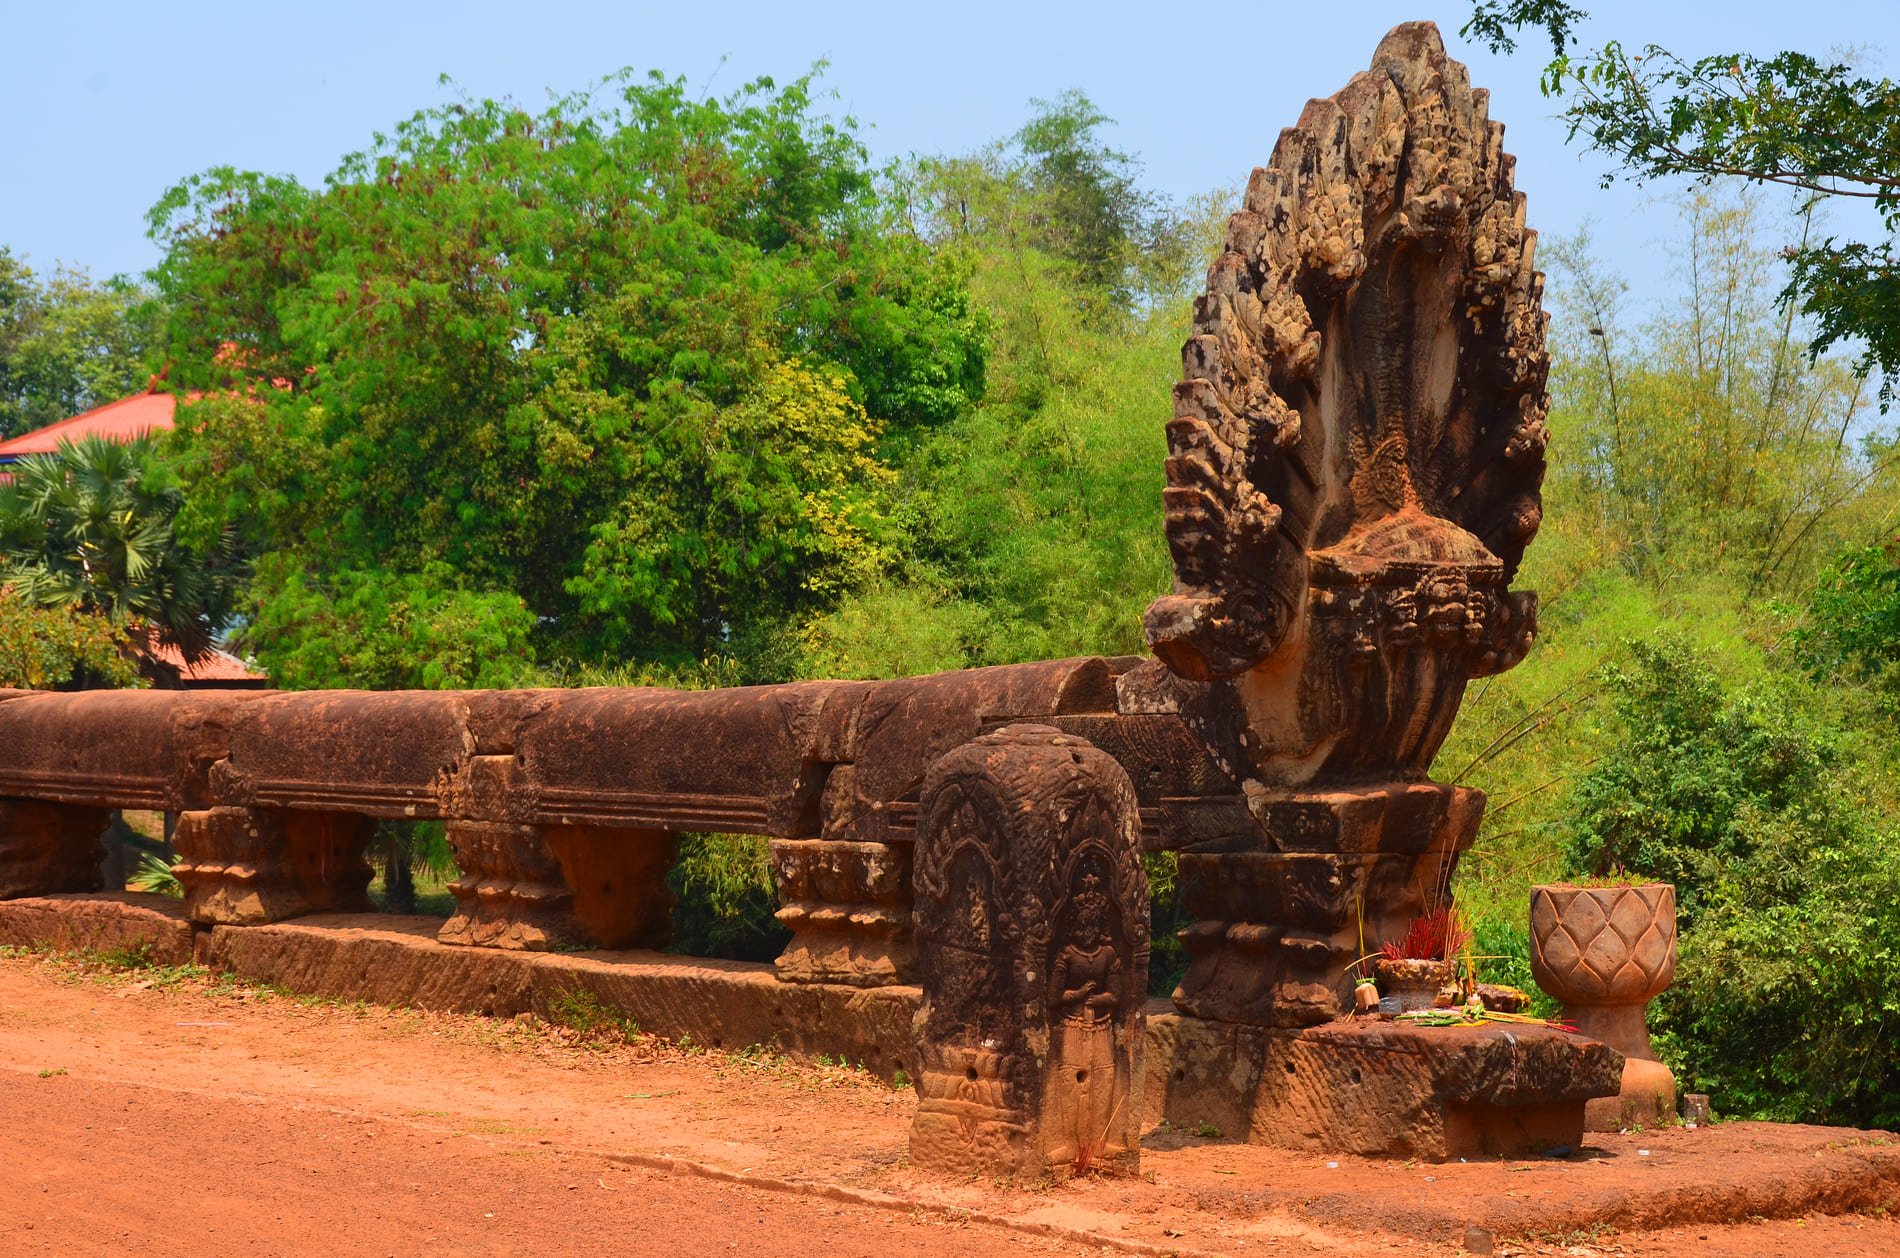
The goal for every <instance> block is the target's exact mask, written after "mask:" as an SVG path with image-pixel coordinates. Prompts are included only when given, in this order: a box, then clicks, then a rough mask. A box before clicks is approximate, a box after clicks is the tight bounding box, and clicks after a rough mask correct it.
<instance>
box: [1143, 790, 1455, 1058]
mask: <svg viewBox="0 0 1900 1258" xmlns="http://www.w3.org/2000/svg"><path fill="white" fill-rule="evenodd" d="M1250 803H1251V806H1252V809H1253V812H1254V815H1255V817H1256V818H1257V819H1258V820H1259V823H1260V827H1261V832H1262V841H1263V844H1264V845H1265V846H1266V847H1267V848H1268V850H1264V851H1263V850H1258V849H1255V850H1249V851H1224V852H1184V853H1182V855H1181V903H1182V907H1183V908H1184V909H1186V910H1187V912H1188V913H1190V914H1191V915H1193V917H1194V918H1195V919H1196V920H1195V921H1194V923H1193V924H1192V925H1190V926H1189V927H1188V928H1187V929H1186V930H1184V931H1182V932H1181V941H1182V943H1183V944H1184V945H1185V947H1186V949H1187V952H1188V957H1189V962H1188V970H1187V973H1186V975H1184V976H1183V978H1182V980H1181V985H1180V987H1179V988H1178V989H1176V991H1175V993H1174V1003H1175V1006H1176V1007H1177V1008H1178V1009H1180V1010H1181V1012H1183V1013H1186V1014H1191V1015H1193V1016H1195V1017H1199V1018H1210V1019H1214V1020H1216V1021H1221V1022H1245V1023H1252V1024H1254V1025H1257V1026H1282V1027H1293V1026H1311V1025H1315V1024H1317V1023H1321V1022H1325V1021H1327V1020H1329V1019H1331V1018H1336V1017H1339V1016H1340V1015H1341V1014H1342V1013H1343V1012H1345V1011H1346V1010H1347V1009H1349V1008H1350V1007H1351V1006H1350V1003H1349V999H1350V997H1351V994H1352V993H1351V987H1352V973H1351V971H1350V970H1349V969H1348V967H1349V966H1351V965H1352V964H1353V962H1354V961H1355V960H1357V959H1358V957H1359V956H1360V955H1361V952H1362V950H1363V949H1362V947H1361V939H1362V930H1363V941H1364V948H1366V949H1370V948H1373V947H1376V946H1377V945H1378V944H1379V943H1380V942H1381V941H1383V940H1386V939H1392V938H1397V937H1399V936H1400V935H1402V934H1404V932H1405V928H1406V925H1407V924H1408V923H1409V922H1410V921H1411V920H1412V918H1413V917H1415V916H1418V915H1419V914H1420V913H1422V912H1425V911H1427V909H1428V908H1429V906H1430V905H1431V904H1432V903H1435V902H1439V901H1441V900H1443V899H1445V898H1448V895H1449V892H1448V890H1447V887H1448V885H1449V879H1450V874H1451V867H1452V863H1453V862H1454V861H1455V860H1456V859H1457V855H1458V853H1459V852H1461V851H1463V850H1464V849H1465V848H1466V847H1468V846H1469V845H1470V844H1471V841H1472V839H1473V838H1474V837H1475V836H1476V834H1477V829H1478V821H1479V819H1480V817H1481V816H1482V815H1483V811H1484V796H1483V794H1482V793H1481V792H1478V791H1474V790H1470V789H1467V788H1464V787H1453V786H1441V785H1438V784H1437V783H1399V784H1394V785H1391V786H1381V787H1369V788H1361V789H1357V790H1337V791H1328V792H1317V793H1299V792H1288V793H1266V792H1261V793H1259V794H1258V795H1257V796H1256V797H1255V798H1254V799H1253V800H1251V801H1250Z"/></svg>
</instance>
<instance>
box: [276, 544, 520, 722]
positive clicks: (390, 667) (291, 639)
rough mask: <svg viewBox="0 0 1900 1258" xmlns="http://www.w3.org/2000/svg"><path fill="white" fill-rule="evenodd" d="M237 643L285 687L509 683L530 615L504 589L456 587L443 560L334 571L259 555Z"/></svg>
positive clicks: (412, 687)
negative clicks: (392, 569)
mask: <svg viewBox="0 0 1900 1258" xmlns="http://www.w3.org/2000/svg"><path fill="white" fill-rule="evenodd" d="M251 598H252V600H253V602H252V607H251V614H252V617H253V619H252V620H251V622H250V624H249V625H248V626H246V627H245V629H244V632H243V640H244V643H245V644H246V645H247V646H248V647H250V648H251V649H252V650H254V651H255V652H256V654H257V657H258V659H259V661H260V662H262V663H263V665H264V666H265V668H266V669H268V670H269V672H270V674H271V678H272V680H273V682H274V683H275V684H276V685H277V686H280V687H282V688H284V689H286V690H300V689H311V688H319V687H326V686H346V687H347V686H358V687H366V688H368V689H373V690H452V689H456V688H469V687H496V686H500V687H506V686H510V685H514V684H516V682H517V680H518V677H519V671H518V670H519V669H520V668H521V661H522V658H523V656H524V655H525V654H526V652H527V650H528V636H529V633H530V631H531V630H532V629H533V628H534V617H533V615H532V614H531V613H530V612H529V611H528V609H527V608H526V607H524V606H523V605H522V602H521V599H520V598H519V597H518V596H516V595H514V594H510V593H505V592H483V591H478V590H470V589H467V588H464V587H462V586H461V584H460V582H459V580H458V578H457V575H456V573H455V572H454V570H453V569H451V568H450V567H449V566H448V565H447V564H444V563H441V562H436V563H431V564H428V565H426V566H425V567H424V569H423V570H422V571H421V572H408V573H389V572H382V571H378V570H375V569H369V570H347V569H346V570H338V571H332V572H330V573H328V574H325V575H324V576H317V575H315V574H313V573H311V572H309V571H308V570H307V569H305V568H304V567H303V566H302V565H301V564H299V563H298V562H297V561H296V559H295V557H293V556H290V555H286V554H283V553H281V552H279V553H273V554H270V555H266V556H264V557H263V558H262V559H261V560H260V561H259V562H258V565H257V573H256V577H255V579H254V580H253V582H252V585H251Z"/></svg>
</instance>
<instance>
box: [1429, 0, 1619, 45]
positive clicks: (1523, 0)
mask: <svg viewBox="0 0 1900 1258" xmlns="http://www.w3.org/2000/svg"><path fill="white" fill-rule="evenodd" d="M1588 16H1590V15H1589V14H1588V13H1585V12H1584V11H1583V10H1582V9H1579V8H1576V7H1575V6H1574V5H1569V4H1565V3H1564V2H1563V0H1474V3H1473V4H1472V6H1471V20H1470V21H1468V22H1466V23H1465V24H1464V25H1463V26H1462V27H1460V28H1459V29H1458V33H1459V34H1460V35H1463V36H1465V37H1466V38H1468V39H1476V40H1478V41H1480V42H1482V43H1484V44H1486V45H1488V46H1489V47H1490V49H1491V51H1492V52H1516V51H1517V41H1516V40H1514V39H1512V38H1511V32H1512V31H1513V30H1519V29H1522V28H1523V27H1526V26H1539V27H1542V28H1543V29H1544V33H1545V34H1547V35H1549V36H1550V48H1551V51H1552V52H1553V53H1554V54H1556V55H1557V56H1562V55H1563V51H1564V48H1565V47H1566V46H1568V44H1569V43H1570V38H1571V36H1570V28H1571V27H1573V26H1575V25H1576V24H1577V23H1579V22H1581V21H1583V19H1584V18H1586V17H1588Z"/></svg>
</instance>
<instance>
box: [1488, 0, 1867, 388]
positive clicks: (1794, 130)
mask: <svg viewBox="0 0 1900 1258" xmlns="http://www.w3.org/2000/svg"><path fill="white" fill-rule="evenodd" d="M1586 16H1587V15H1586V14H1585V13H1584V12H1583V11H1582V10H1580V9H1576V8H1573V7H1571V6H1569V5H1567V4H1563V3H1560V2H1557V0H1508V2H1505V3H1499V0H1477V3H1476V5H1475V7H1474V11H1473V15H1472V19H1471V21H1470V22H1469V23H1468V24H1467V25H1466V26H1465V33H1467V34H1475V35H1477V37H1478V38H1480V39H1483V40H1485V41H1486V42H1487V43H1489V44H1490V46H1491V48H1492V49H1493V51H1509V50H1510V49H1511V48H1512V47H1513V44H1512V41H1511V39H1510V36H1509V31H1510V30H1511V29H1516V28H1522V27H1524V26H1526V25H1535V26H1541V27H1543V28H1544V29H1545V30H1546V31H1548V32H1549V34H1550V37H1551V44H1552V46H1553V49H1554V53H1555V56H1554V58H1553V60H1552V61H1551V62H1550V63H1549V64H1548V65H1547V66H1546V67H1545V69H1544V73H1543V89H1544V93H1545V95H1547V96H1562V97H1565V98H1566V104H1565V108H1564V113H1563V116H1564V118H1565V119H1566V120H1567V121H1568V122H1569V124H1570V137H1571V138H1572V139H1575V138H1576V137H1578V136H1583V137H1584V138H1585V140H1586V141H1587V143H1588V144H1589V146H1590V147H1591V148H1593V149H1595V150H1597V151H1598V152H1601V153H1604V154H1607V155H1609V156H1611V157H1613V158H1615V159H1616V160H1617V161H1618V162H1619V163H1620V164H1621V166H1622V167H1623V169H1624V170H1625V171H1626V172H1627V173H1628V174H1629V175H1631V176H1632V177H1634V178H1635V179H1637V180H1639V181H1642V180H1651V179H1661V178H1670V177H1675V176H1682V175H1686V176H1689V177H1691V178H1694V179H1697V180H1700V181H1702V182H1704V183H1707V182H1709V181H1710V180H1713V179H1717V178H1721V177H1727V176H1737V177H1741V178H1745V179H1748V180H1751V181H1753V182H1755V183H1758V184H1777V185H1780V186H1782V187H1788V188H1795V189H1799V190H1801V191H1802V192H1804V193H1807V194H1811V195H1812V196H1813V197H1814V198H1815V199H1816V200H1825V199H1827V198H1831V197H1850V198H1855V199H1859V200H1866V201H1870V202H1872V204H1873V206H1874V209H1875V211H1876V212H1877V213H1878V214H1879V216H1880V219H1881V223H1882V225H1883V227H1884V229H1885V231H1886V238H1885V239H1876V240H1872V241H1859V240H1845V239H1839V238H1836V237H1832V236H1830V237H1826V238H1823V239H1820V240H1815V239H1811V238H1808V237H1805V236H1804V237H1803V239H1802V240H1801V243H1800V244H1799V245H1797V246H1791V247H1790V248H1789V250H1788V254H1789V259H1790V269H1789V277H1788V281H1787V284H1786V286H1785V287H1784V288H1783V289H1782V293H1781V295H1782V300H1783V301H1785V302H1787V303H1789V304H1790V305H1791V306H1799V307H1800V309H1801V310H1802V312H1803V313H1805V314H1806V315H1807V316H1808V317H1809V318H1810V319H1812V320H1813V322H1814V327H1815V333H1814V338H1813V345H1812V352H1813V353H1815V354H1820V353H1822V352H1824V351H1826V350H1828V349H1830V348H1832V347H1834V346H1837V345H1840V346H1855V347H1858V348H1859V349H1860V351H1861V352H1860V359H1859V363H1858V369H1859V371H1860V373H1861V374H1862V375H1863V376H1864V375H1866V374H1868V373H1870V372H1871V371H1872V370H1874V369H1875V368H1878V369H1879V371H1880V373H1881V401H1882V404H1883V406H1884V405H1886V404H1887V403H1890V402H1892V400H1893V398H1894V390H1895V388H1896V387H1900V257H1897V256H1896V253H1895V243H1894V235H1895V233H1896V232H1900V82H1896V81H1895V80H1893V79H1886V78H1870V77H1866V76H1863V75H1860V74H1858V73H1856V71H1855V70H1854V68H1853V67H1852V66H1850V65H1847V64H1845V63H1844V62H1842V61H1839V60H1821V59H1818V58H1815V57H1812V56H1809V55H1807V54H1804V53H1799V52H1781V53H1775V54H1772V55H1768V56H1758V55H1755V54H1752V53H1745V52H1723V53H1715V54H1712V55H1708V56H1703V57H1698V58H1693V59H1690V58H1684V57H1681V56H1678V55H1677V54H1675V53H1673V52H1671V51H1669V50H1668V49H1666V48H1660V47H1657V46H1656V45H1654V44H1651V45H1649V46H1647V47H1645V48H1643V49H1642V51H1640V52H1631V51H1629V50H1628V49H1627V48H1625V47H1624V46H1623V45H1622V44H1620V43H1615V42H1612V43H1609V44H1606V45H1604V46H1603V47H1602V48H1601V49H1600V50H1598V51H1596V52H1594V53H1587V54H1584V55H1582V56H1572V55H1569V54H1567V53H1566V51H1565V47H1566V44H1567V43H1568V42H1569V40H1570V38H1571V29H1572V28H1573V27H1574V26H1575V25H1576V24H1577V23H1579V22H1581V21H1582V20H1583V19H1584V18H1585V17H1586ZM1614 177H1615V173H1614V172H1609V173H1606V174H1605V175H1604V177H1603V180H1604V183H1606V184H1608V183H1609V182H1610V181H1611V180H1612V179H1613V178H1614Z"/></svg>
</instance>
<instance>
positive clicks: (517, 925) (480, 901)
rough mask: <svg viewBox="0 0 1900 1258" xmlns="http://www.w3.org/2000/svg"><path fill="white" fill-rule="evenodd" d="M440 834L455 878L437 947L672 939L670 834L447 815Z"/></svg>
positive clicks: (637, 943) (673, 849) (675, 850)
mask: <svg viewBox="0 0 1900 1258" xmlns="http://www.w3.org/2000/svg"><path fill="white" fill-rule="evenodd" d="M448 838H449V846H450V847H451V848H452V849H454V852H455V860H456V864H458V865H459V866H460V867H461V869H462V876H461V877H460V878H458V879H456V880H455V881H454V882H453V883H451V884H449V889H450V891H451V892H453V893H454V895H455V915H454V916H452V917H451V918H449V920H448V922H447V923H445V924H444V925H443V927H442V930H441V931H440V933H439V934H438V935H437V938H439V939H441V940H442V942H444V943H452V944H469V945H474V946H478V947H487V948H519V949H524V950H528V951H548V950H550V949H556V948H659V947H663V946H665V944H666V943H667V942H668V941H669V940H670V939H672V937H673V894H672V892H670V891H669V890H668V889H667V886H666V874H667V871H668V870H669V869H671V868H672V867H673V860H674V858H675V857H676V856H677V855H678V854H679V836H678V835H676V834H673V833H671V832H669V831H665V830H637V829H622V828H615V827H608V826H529V825H513V824H508V823H504V822H483V821H451V822H450V823H449V827H448Z"/></svg>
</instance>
